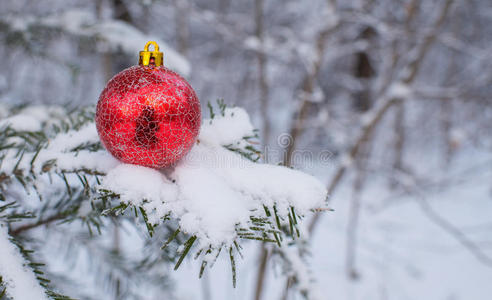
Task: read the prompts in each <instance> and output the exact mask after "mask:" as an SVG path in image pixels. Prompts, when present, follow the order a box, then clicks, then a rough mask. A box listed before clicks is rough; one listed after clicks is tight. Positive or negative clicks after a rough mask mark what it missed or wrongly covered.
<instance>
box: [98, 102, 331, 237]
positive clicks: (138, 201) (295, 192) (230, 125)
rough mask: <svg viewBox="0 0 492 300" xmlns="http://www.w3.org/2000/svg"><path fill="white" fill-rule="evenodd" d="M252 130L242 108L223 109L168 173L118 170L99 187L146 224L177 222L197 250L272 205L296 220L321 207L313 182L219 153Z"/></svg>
mask: <svg viewBox="0 0 492 300" xmlns="http://www.w3.org/2000/svg"><path fill="white" fill-rule="evenodd" d="M252 130H253V126H252V125H251V122H250V120H249V117H248V115H247V113H246V112H245V111H244V110H243V109H241V108H232V109H226V111H225V115H224V116H216V117H215V118H214V119H212V120H204V122H203V126H202V129H201V132H200V135H199V139H198V140H199V141H198V142H197V144H196V145H195V146H194V147H193V149H192V150H191V152H190V153H189V154H188V155H187V156H186V158H185V159H184V160H183V161H181V162H180V163H179V164H178V165H177V166H176V167H175V168H174V169H173V170H164V171H158V170H153V169H149V168H145V167H140V166H135V165H126V164H120V165H119V166H117V167H116V168H114V169H112V170H110V171H109V172H108V173H107V175H106V176H105V177H104V179H103V181H102V185H101V188H104V189H109V190H111V191H114V192H116V193H118V194H120V196H121V200H122V201H124V202H127V203H131V204H134V205H142V206H143V208H144V209H145V210H146V212H147V214H148V216H149V221H150V222H152V223H155V224H157V223H159V220H160V218H162V217H164V216H165V215H167V214H170V215H171V216H173V217H174V218H177V219H178V220H179V224H180V226H181V230H182V231H184V232H186V233H189V234H192V235H196V236H197V237H198V238H199V241H200V244H201V245H202V246H207V245H209V244H211V245H213V246H220V245H222V244H230V243H232V242H233V241H234V239H235V237H236V231H235V229H236V225H243V226H246V224H247V222H248V221H249V217H250V216H264V214H265V212H264V210H263V205H266V206H269V207H272V206H273V205H274V204H275V205H276V206H277V208H278V212H279V215H281V216H286V215H287V213H288V209H289V207H290V206H293V207H295V209H296V212H297V213H298V214H300V215H304V214H306V213H308V212H309V211H310V210H311V209H314V208H318V207H321V206H323V205H324V203H325V198H326V189H325V187H324V185H323V184H322V183H321V182H319V181H318V180H317V179H315V178H314V177H312V176H310V175H307V174H304V173H302V172H299V171H295V170H292V169H290V168H286V167H281V166H275V165H267V164H258V163H253V162H251V161H249V160H246V159H245V158H243V157H242V156H241V155H239V154H237V153H235V152H232V151H229V150H227V149H225V148H224V147H223V145H230V144H236V145H237V144H238V143H239V144H241V143H243V142H245V141H244V140H242V137H243V136H248V135H252V134H253V132H252ZM143 199H145V200H146V202H142V200H143Z"/></svg>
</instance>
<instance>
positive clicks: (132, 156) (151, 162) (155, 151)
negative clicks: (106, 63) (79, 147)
mask: <svg viewBox="0 0 492 300" xmlns="http://www.w3.org/2000/svg"><path fill="white" fill-rule="evenodd" d="M200 122H201V111H200V102H199V101H198V98H197V96H196V95H195V92H194V91H193V89H192V87H191V86H190V85H189V84H188V82H186V80H184V79H183V78H182V77H181V76H179V75H178V74H176V73H175V72H173V71H171V70H169V69H166V68H164V67H162V66H160V67H149V66H133V67H130V68H128V69H126V70H123V71H121V72H120V73H118V74H117V75H116V76H114V77H113V78H112V79H111V80H110V81H109V82H108V84H107V85H106V87H105V88H104V90H103V92H102V93H101V96H100V97H99V102H98V103H97V110H96V127H97V131H98V133H99V137H100V138H101V141H102V142H103V144H104V147H106V149H107V150H108V151H109V152H110V153H111V154H112V155H113V156H114V157H116V158H117V159H119V160H121V161H123V162H125V163H131V164H137V165H142V166H146V167H151V168H156V169H160V168H165V167H168V166H170V165H172V164H173V163H175V162H176V161H178V160H179V159H181V158H182V157H183V156H184V155H185V154H186V153H187V152H188V151H189V150H190V149H191V147H192V146H193V144H194V143H195V140H196V137H197V136H198V132H199V130H200Z"/></svg>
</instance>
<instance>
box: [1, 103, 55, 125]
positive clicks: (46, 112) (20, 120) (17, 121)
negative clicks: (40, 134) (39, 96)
mask: <svg viewBox="0 0 492 300" xmlns="http://www.w3.org/2000/svg"><path fill="white" fill-rule="evenodd" d="M61 114H62V112H61V111H60V108H59V107H56V106H54V107H50V108H48V109H47V108H46V107H45V106H36V105H31V106H28V107H25V108H23V109H22V110H21V111H20V112H19V113H18V114H16V115H13V116H10V117H6V118H4V119H2V120H0V128H3V127H5V126H10V127H11V128H12V129H14V130H17V131H39V130H41V128H42V126H43V124H44V123H47V122H49V121H50V119H51V118H52V117H53V116H54V115H61Z"/></svg>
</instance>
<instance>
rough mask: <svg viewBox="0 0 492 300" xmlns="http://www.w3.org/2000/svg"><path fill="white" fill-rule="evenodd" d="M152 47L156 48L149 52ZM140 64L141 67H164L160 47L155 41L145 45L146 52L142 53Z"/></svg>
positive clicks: (140, 54)
mask: <svg viewBox="0 0 492 300" xmlns="http://www.w3.org/2000/svg"><path fill="white" fill-rule="evenodd" d="M150 45H152V46H154V51H149V47H150ZM138 64H139V65H141V66H149V65H150V66H156V67H158V66H162V64H163V54H162V52H160V51H159V45H158V44H157V43H156V42H154V41H148V42H147V44H145V47H144V51H140V53H139V59H138Z"/></svg>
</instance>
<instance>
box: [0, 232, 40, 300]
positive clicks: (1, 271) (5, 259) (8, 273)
mask: <svg viewBox="0 0 492 300" xmlns="http://www.w3.org/2000/svg"><path fill="white" fill-rule="evenodd" d="M0 257H1V259H0V275H1V276H2V278H3V281H4V282H5V285H6V288H7V295H8V296H10V297H11V298H13V299H15V300H33V299H36V300H43V299H48V297H47V296H46V294H45V293H44V290H43V288H42V287H41V286H40V285H39V283H38V281H37V280H36V277H35V276H34V273H33V272H32V270H30V269H29V267H27V266H26V264H27V262H26V261H25V260H24V258H23V257H22V256H21V254H20V253H19V250H18V249H17V247H16V246H15V245H14V244H12V243H11V242H10V240H9V235H8V231H7V227H6V226H4V225H3V224H0Z"/></svg>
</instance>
